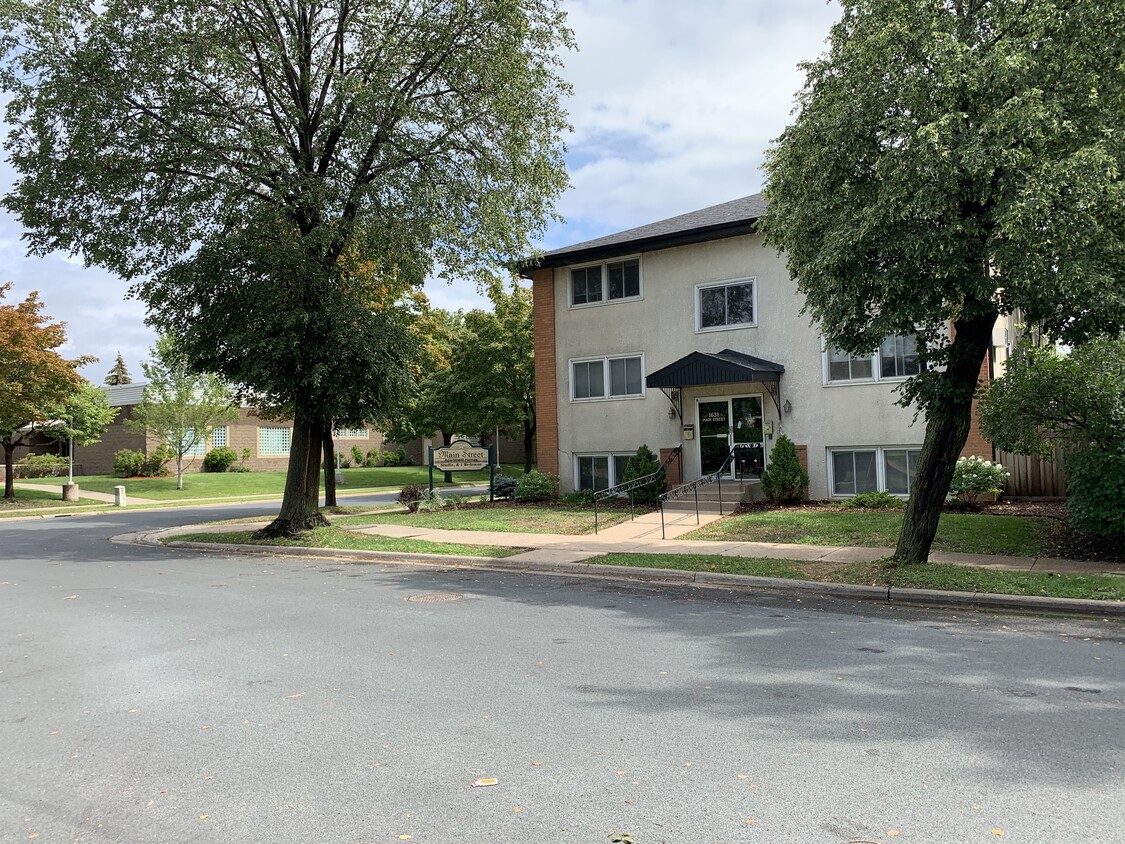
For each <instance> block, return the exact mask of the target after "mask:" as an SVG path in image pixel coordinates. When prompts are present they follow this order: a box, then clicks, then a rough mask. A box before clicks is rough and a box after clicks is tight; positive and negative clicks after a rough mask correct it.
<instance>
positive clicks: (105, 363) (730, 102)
mask: <svg viewBox="0 0 1125 844" xmlns="http://www.w3.org/2000/svg"><path fill="white" fill-rule="evenodd" d="M565 8H566V9H567V11H568V14H569V19H570V25H571V27H572V28H573V29H574V31H575V36H576V38H577V40H578V44H579V48H580V49H579V51H578V52H576V53H568V54H567V55H566V56H565V57H564V59H565V62H566V68H565V71H564V75H565V76H566V78H567V79H568V81H570V83H571V84H572V85H573V86H574V96H573V98H572V99H571V101H570V102H569V104H568V109H569V112H570V122H571V124H572V125H573V126H574V132H573V134H572V135H571V136H570V137H569V138H567V144H568V147H569V153H568V156H567V160H568V163H569V167H570V174H571V182H572V187H571V189H570V190H569V191H567V193H566V194H565V195H564V196H563V197H562V199H561V200H560V202H559V205H558V210H559V212H560V213H561V214H562V215H563V216H564V217H565V218H566V223H565V224H563V225H558V224H553V225H551V226H550V227H549V228H548V231H547V234H546V237H545V238H544V241H543V244H542V245H543V246H544V247H546V248H555V247H559V246H566V245H568V244H573V243H578V242H580V241H583V240H588V239H590V238H593V237H600V236H601V235H605V234H610V233H612V232H616V231H621V230H623V229H627V228H630V227H632V226H637V225H643V224H644V223H648V222H653V221H656V220H660V219H663V218H666V217H670V216H673V215H676V214H682V213H685V212H687V211H692V210H695V209H698V208H703V207H706V206H708V205H713V204H715V203H719V202H725V201H727V200H730V199H735V198H737V197H740V196H745V195H746V194H749V193H754V192H756V191H757V190H759V189H760V188H761V184H762V175H761V172H760V169H759V168H760V167H761V163H762V158H763V153H764V152H765V149H766V147H767V146H768V144H769V142H770V141H771V140H772V139H773V138H776V137H777V136H778V135H779V134H780V133H781V131H782V130H783V129H784V127H785V125H786V123H787V122H788V120H789V114H790V110H791V108H792V103H793V97H794V94H795V93H796V91H797V90H798V89H799V88H800V86H801V83H802V79H801V76H800V73H799V71H798V70H797V64H798V62H800V61H802V60H806V59H812V58H815V57H816V56H818V55H819V54H820V53H821V52H823V50H824V40H825V38H826V37H827V35H828V30H829V28H830V26H831V24H832V23H833V22H834V21H835V20H836V19H837V18H838V17H839V13H840V12H839V7H838V6H837V5H836V3H835V2H825V0H698V2H695V3H684V2H682V0H568V2H567V3H566V4H565ZM12 180H13V177H12V172H11V170H10V168H8V167H7V166H3V167H0V190H2V191H4V192H6V191H7V190H8V189H9V188H10V186H11V184H12ZM20 235H21V228H20V225H19V222H18V221H17V220H15V219H13V218H12V217H10V216H9V215H2V216H0V280H3V281H12V282H14V283H15V289H14V290H12V291H10V292H9V294H8V301H13V300H18V299H22V298H23V297H24V296H25V295H26V294H27V292H29V291H31V290H39V291H40V296H41V298H42V299H43V300H44V302H45V303H46V307H45V311H46V312H47V313H49V314H51V315H52V316H53V317H55V318H56V319H60V320H65V321H66V322H67V331H68V337H69V342H68V344H67V346H66V347H65V348H64V349H63V353H64V354H67V355H71V356H77V355H79V354H93V355H97V356H98V357H99V358H100V361H99V362H98V363H97V364H93V365H91V366H89V367H87V368H86V369H85V370H84V371H83V373H84V374H85V375H86V376H87V377H88V378H90V379H91V380H93V381H95V382H100V381H101V380H102V378H103V377H104V376H105V373H106V372H107V371H108V369H109V367H110V366H112V364H113V361H114V358H115V357H116V355H117V352H118V351H120V352H121V353H122V354H123V355H124V356H125V360H126V364H127V365H128V367H129V369H130V371H131V372H132V373H133V374H134V375H136V374H139V372H140V361H141V360H142V359H143V358H144V357H146V356H147V350H148V347H149V346H150V345H152V343H153V341H154V335H153V333H152V332H151V330H150V329H148V328H147V327H146V326H145V325H144V306H143V305H142V304H141V303H140V302H137V301H136V300H132V299H126V292H127V288H128V285H127V284H126V283H125V282H123V281H121V280H120V279H118V278H115V277H113V276H112V275H110V274H109V273H106V272H105V271H104V270H100V269H97V268H86V267H83V266H82V263H81V261H80V260H77V259H75V258H74V257H72V256H70V255H63V254H57V255H51V256H48V257H44V258H31V257H26V255H25V248H24V244H23V243H22V242H21V240H20ZM426 292H427V294H428V295H429V296H430V299H431V301H432V302H433V303H434V304H435V305H438V306H440V307H446V308H450V309H457V308H465V309H467V308H473V307H484V306H486V305H487V300H485V299H484V298H483V297H481V296H480V295H479V294H478V293H477V292H476V290H475V289H474V288H473V286H472V285H471V284H468V283H461V284H454V285H446V284H445V283H444V282H441V281H433V282H430V283H428V284H427V285H426Z"/></svg>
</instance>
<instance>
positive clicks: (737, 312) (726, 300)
mask: <svg viewBox="0 0 1125 844" xmlns="http://www.w3.org/2000/svg"><path fill="white" fill-rule="evenodd" d="M756 311H757V307H756V303H755V284H754V279H752V278H739V279H734V280H731V281H719V282H715V283H712V284H697V285H696V286H695V314H696V319H695V328H696V331H719V330H722V329H726V328H745V327H746V326H749V325H756V324H757V323H756V317H755V313H756Z"/></svg>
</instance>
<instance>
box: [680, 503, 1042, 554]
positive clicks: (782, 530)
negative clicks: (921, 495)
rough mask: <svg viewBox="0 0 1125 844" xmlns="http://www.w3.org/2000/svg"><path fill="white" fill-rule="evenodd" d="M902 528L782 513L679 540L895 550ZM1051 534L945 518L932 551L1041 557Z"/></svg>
mask: <svg viewBox="0 0 1125 844" xmlns="http://www.w3.org/2000/svg"><path fill="white" fill-rule="evenodd" d="M901 529H902V513H901V512H881V511H870V510H866V511H857V510H844V509H840V510H812V509H809V510H802V509H784V510H763V511H760V512H754V513H739V514H737V515H733V516H728V517H727V518H725V519H720V520H719V521H717V522H713V523H711V524H709V525H706V526H704V527H702V528H700V529H699V530H697V531H693V532H692V533H690V534H688V535H687V536H684V537H681V538H682V539H710V540H725V541H734V542H781V543H793V544H796V545H832V546H860V547H864V548H893V547H895V545H896V544H897V543H898V535H899V532H900V530H901ZM1049 532H1050V525H1049V524H1048V520H1046V519H1037V518H1028V517H1024V516H994V515H987V514H981V513H943V514H942V516H941V521H940V522H939V523H938V532H937V536H936V537H935V538H934V545H933V550H935V551H956V552H960V553H966V554H1003V555H1013V556H1019V557H1039V556H1043V542H1044V540H1045V539H1046V538H1047V536H1048V535H1049Z"/></svg>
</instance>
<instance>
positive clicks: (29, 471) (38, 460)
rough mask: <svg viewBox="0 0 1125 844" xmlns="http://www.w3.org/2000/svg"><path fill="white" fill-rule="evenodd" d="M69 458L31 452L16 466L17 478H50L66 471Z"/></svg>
mask: <svg viewBox="0 0 1125 844" xmlns="http://www.w3.org/2000/svg"><path fill="white" fill-rule="evenodd" d="M67 463H68V461H67V459H66V458H65V457H59V456H58V455H56V454H29V455H28V456H27V457H25V458H24V459H23V460H21V461H20V462H19V463H18V464H16V466H15V468H14V472H15V476H16V477H17V478H49V477H51V476H52V475H59V474H62V473H63V472H65V471H66V467H67Z"/></svg>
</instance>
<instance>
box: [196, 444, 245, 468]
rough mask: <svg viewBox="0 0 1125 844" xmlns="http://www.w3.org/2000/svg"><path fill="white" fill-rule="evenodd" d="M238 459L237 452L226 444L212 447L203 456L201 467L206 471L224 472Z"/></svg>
mask: <svg viewBox="0 0 1125 844" xmlns="http://www.w3.org/2000/svg"><path fill="white" fill-rule="evenodd" d="M237 460H238V452H237V451H235V450H234V449H233V448H231V447H230V446H227V445H221V446H219V447H218V448H213V449H211V450H210V451H209V452H207V454H206V455H204V457H203V469H204V470H205V471H207V472H225V471H227V470H228V469H230V467H231V466H233V465H234V464H235V462H236V461H237Z"/></svg>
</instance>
